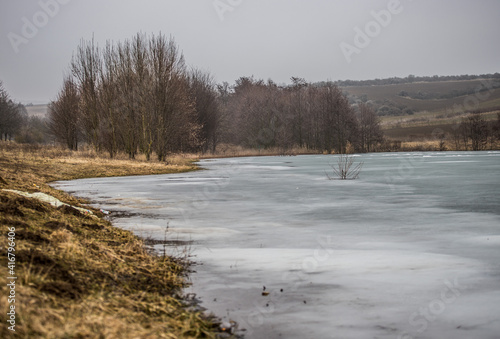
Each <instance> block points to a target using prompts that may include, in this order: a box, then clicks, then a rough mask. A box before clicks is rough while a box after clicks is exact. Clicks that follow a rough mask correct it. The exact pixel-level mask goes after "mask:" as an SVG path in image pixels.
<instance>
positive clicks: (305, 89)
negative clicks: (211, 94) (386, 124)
mask: <svg viewBox="0 0 500 339" xmlns="http://www.w3.org/2000/svg"><path fill="white" fill-rule="evenodd" d="M291 80H292V84H291V85H284V86H278V85H277V84H276V83H274V82H273V81H271V80H268V81H267V82H265V81H263V80H255V79H253V78H251V77H242V78H240V79H238V80H237V81H236V84H235V86H234V87H233V88H231V89H229V88H228V85H227V84H225V85H223V86H219V94H220V98H221V107H222V109H223V111H224V113H223V116H224V117H226V120H225V121H226V126H225V128H224V131H225V135H224V140H226V141H227V142H229V143H232V144H237V145H243V146H245V147H251V148H271V147H272V148H278V149H279V150H281V152H282V153H286V152H288V151H289V150H291V149H293V148H295V147H298V148H307V149H310V150H315V151H326V152H328V153H330V152H332V151H334V152H337V153H346V152H347V151H348V150H357V151H360V152H370V151H373V150H374V148H375V146H376V145H377V144H379V143H380V142H382V138H383V135H382V132H381V129H380V125H379V119H378V117H377V116H376V114H375V112H374V111H373V110H372V109H371V108H370V107H369V106H367V105H365V104H360V105H357V106H352V105H351V104H350V103H349V101H348V99H347V97H346V96H345V95H344V94H343V93H342V91H341V90H340V89H339V87H337V86H336V85H335V84H333V83H332V82H326V83H322V84H311V83H307V82H306V81H305V80H304V79H301V78H296V77H292V78H291Z"/></svg>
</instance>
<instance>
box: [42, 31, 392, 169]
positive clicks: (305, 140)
mask: <svg viewBox="0 0 500 339" xmlns="http://www.w3.org/2000/svg"><path fill="white" fill-rule="evenodd" d="M49 120H50V122H49V127H50V130H51V131H52V134H53V135H54V136H55V137H56V139H57V140H58V141H59V142H61V143H63V144H65V145H67V147H68V148H70V149H77V148H78V145H79V143H80V142H81V141H84V142H86V143H87V144H89V145H92V146H93V147H95V148H96V149H97V150H101V151H106V152H108V153H109V154H110V156H111V157H113V156H114V155H115V154H116V153H117V152H126V153H127V154H128V155H129V157H130V158H134V157H135V156H136V154H137V153H139V152H140V153H143V154H144V155H145V156H146V158H147V159H149V158H150V157H151V155H152V154H155V155H156V156H157V157H158V159H159V160H164V159H165V157H166V156H167V155H168V154H169V153H174V152H186V151H202V152H208V151H211V152H215V151H216V148H217V145H218V144H220V143H227V144H235V145H242V146H245V147H251V148H279V149H280V150H281V151H282V152H283V153H286V152H288V151H289V150H291V149H293V148H295V147H299V148H308V149H313V150H318V151H327V152H332V151H335V152H337V153H345V152H346V151H347V150H348V148H352V147H354V149H356V150H358V151H363V152H370V151H373V150H374V147H375V146H376V145H377V144H378V143H380V142H381V141H382V132H381V130H380V126H379V121H378V117H377V116H376V114H375V112H374V111H373V110H372V109H371V108H370V107H369V106H367V105H364V104H360V105H359V106H358V107H353V106H351V105H350V103H349V101H348V99H347V98H346V96H345V95H344V94H343V93H342V91H341V90H340V89H339V88H338V87H337V86H336V85H334V84H333V83H331V82H327V83H321V84H310V83H307V82H306V81H305V80H304V79H301V78H292V84H291V85H283V86H279V85H277V84H276V83H274V82H272V81H271V80H269V81H267V82H264V81H263V80H255V79H253V78H249V77H242V78H240V79H238V80H237V81H236V84H235V85H234V86H229V85H228V84H227V83H224V84H222V85H217V84H216V83H215V81H214V79H213V78H212V77H211V75H210V74H208V73H206V72H202V71H200V70H196V69H194V70H187V67H186V66H185V63H184V58H183V56H182V54H181V52H180V51H179V48H178V46H177V45H176V44H175V42H174V41H173V39H172V38H166V37H165V36H163V35H159V36H151V37H147V36H145V35H141V34H138V35H136V36H135V37H134V38H133V39H131V40H127V41H125V42H120V43H116V44H114V43H107V44H106V46H105V47H104V48H99V47H98V46H96V45H95V44H94V42H93V41H82V42H81V44H80V46H79V47H78V49H77V50H76V53H75V55H74V57H73V60H72V62H71V74H70V75H68V76H67V77H66V79H65V80H64V84H63V86H62V89H61V91H60V93H59V94H58V96H57V98H56V100H55V101H53V102H52V103H51V104H50V106H49ZM349 145H351V146H352V147H351V146H349Z"/></svg>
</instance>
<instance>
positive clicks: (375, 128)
mask: <svg viewBox="0 0 500 339" xmlns="http://www.w3.org/2000/svg"><path fill="white" fill-rule="evenodd" d="M358 109H359V113H358V114H359V115H358V116H359V119H358V120H359V144H360V150H361V151H362V152H371V151H373V149H374V147H375V145H376V144H378V143H380V142H382V141H383V138H384V136H383V134H382V130H381V128H380V119H379V117H378V116H377V114H376V113H375V111H374V110H373V109H372V108H371V107H369V106H368V105H367V104H365V103H361V104H359V105H358Z"/></svg>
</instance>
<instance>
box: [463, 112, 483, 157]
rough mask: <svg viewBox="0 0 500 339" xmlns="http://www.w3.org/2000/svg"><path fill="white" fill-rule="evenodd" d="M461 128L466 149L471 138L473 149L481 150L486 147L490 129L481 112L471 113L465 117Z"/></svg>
mask: <svg viewBox="0 0 500 339" xmlns="http://www.w3.org/2000/svg"><path fill="white" fill-rule="evenodd" d="M460 129H461V132H462V138H463V140H464V144H465V146H466V149H467V147H468V143H469V140H470V143H471V147H472V150H473V151H479V150H482V149H484V148H485V147H486V145H487V142H488V132H489V130H488V125H487V123H486V121H485V120H484V119H483V117H482V116H481V115H480V114H471V115H469V116H467V117H465V118H463V119H462V122H461V124H460Z"/></svg>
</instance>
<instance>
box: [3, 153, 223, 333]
mask: <svg viewBox="0 0 500 339" xmlns="http://www.w3.org/2000/svg"><path fill="white" fill-rule="evenodd" d="M0 146H1V150H0V188H10V189H21V190H30V191H34V190H38V191H42V192H46V193H49V194H52V195H56V196H57V197H58V198H59V199H61V200H63V201H64V202H67V203H70V204H78V203H81V202H79V201H77V200H76V199H75V198H72V197H70V196H68V195H66V194H64V193H62V192H58V191H56V190H54V189H52V188H50V186H48V185H47V182H49V181H52V180H56V179H71V178H79V177H84V176H93V175H99V176H105V175H134V174H135V175H138V174H156V173H168V172H179V171H186V170H189V169H192V168H193V165H192V162H191V161H190V160H186V159H177V160H175V163H172V164H170V165H165V164H162V163H145V162H142V161H139V160H135V161H130V160H125V159H120V160H109V159H106V158H104V157H98V156H97V155H91V154H83V153H80V154H73V153H72V154H68V152H64V151H61V150H58V149H51V148H38V149H37V150H29V149H26V148H25V147H19V146H16V145H14V144H5V143H2V144H0ZM181 160H182V161H181ZM173 162H174V161H173ZM97 214H98V215H99V213H97ZM0 227H1V237H0V248H1V249H2V251H1V253H0V258H1V264H0V275H1V276H2V277H7V276H9V272H8V270H7V251H6V248H7V247H8V239H7V233H8V228H11V227H14V228H15V233H16V237H15V244H16V245H15V250H16V251H15V255H16V268H15V276H17V281H16V290H15V291H16V302H15V306H16V327H15V329H16V333H15V336H16V337H18V338H215V337H216V333H215V325H214V323H213V322H212V321H211V320H209V319H205V318H204V317H203V316H202V315H201V314H200V313H199V312H195V311H191V310H188V308H187V305H186V304H185V303H184V302H183V301H182V298H181V297H180V293H181V292H182V288H183V287H184V286H185V285H186V281H185V274H186V270H185V266H184V265H185V262H184V261H181V260H179V259H176V258H171V257H168V256H155V255H151V254H150V253H149V252H148V251H147V249H146V247H145V245H144V242H143V241H142V240H141V239H139V238H137V237H136V236H134V235H133V234H132V233H130V232H127V231H124V230H121V229H118V228H115V227H113V226H112V225H111V224H110V223H109V222H107V221H105V220H104V219H102V218H91V217H89V216H85V215H82V214H79V213H75V210H73V211H71V210H68V209H64V208H59V209H58V208H55V207H53V206H51V205H49V204H46V203H42V202H39V201H37V200H32V199H28V198H24V197H22V196H19V195H16V194H15V193H11V192H6V191H2V190H0ZM7 295H8V288H7V286H6V284H2V285H1V286H0V296H1V298H0V313H1V314H2V316H1V319H2V325H1V326H0V337H1V338H8V337H13V333H12V332H11V331H10V330H8V328H7V327H8V326H9V325H8V323H7V322H6V321H5V315H6V313H7V310H8V307H9V304H8V300H7V297H6V296H7Z"/></svg>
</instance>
